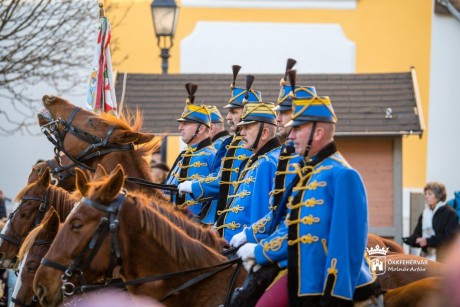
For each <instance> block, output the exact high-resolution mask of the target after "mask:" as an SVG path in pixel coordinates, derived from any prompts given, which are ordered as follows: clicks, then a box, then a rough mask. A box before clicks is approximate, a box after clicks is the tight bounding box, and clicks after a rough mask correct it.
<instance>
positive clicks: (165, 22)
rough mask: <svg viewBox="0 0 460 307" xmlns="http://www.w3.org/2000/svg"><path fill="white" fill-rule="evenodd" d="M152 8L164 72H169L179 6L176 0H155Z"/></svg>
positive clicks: (151, 5)
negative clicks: (169, 59)
mask: <svg viewBox="0 0 460 307" xmlns="http://www.w3.org/2000/svg"><path fill="white" fill-rule="evenodd" d="M150 8H151V10H152V18H153V27H154V29H155V35H156V36H157V40H158V47H160V49H161V54H160V57H161V58H162V64H161V68H162V72H163V74H167V73H168V58H169V57H170V55H169V49H170V48H171V47H172V46H173V39H174V33H175V32H176V23H177V14H178V12H179V7H178V6H177V4H176V2H175V1H174V0H153V2H152V4H150Z"/></svg>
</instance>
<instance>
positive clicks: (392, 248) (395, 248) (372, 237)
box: [367, 233, 404, 254]
mask: <svg viewBox="0 0 460 307" xmlns="http://www.w3.org/2000/svg"><path fill="white" fill-rule="evenodd" d="M377 245H378V246H380V247H388V248H389V249H388V251H389V252H394V253H403V254H404V248H403V247H402V246H401V245H399V244H398V243H396V242H395V241H393V240H390V239H386V238H382V237H380V236H378V235H376V234H373V233H370V234H368V236H367V248H369V249H370V248H375V247H376V246H377Z"/></svg>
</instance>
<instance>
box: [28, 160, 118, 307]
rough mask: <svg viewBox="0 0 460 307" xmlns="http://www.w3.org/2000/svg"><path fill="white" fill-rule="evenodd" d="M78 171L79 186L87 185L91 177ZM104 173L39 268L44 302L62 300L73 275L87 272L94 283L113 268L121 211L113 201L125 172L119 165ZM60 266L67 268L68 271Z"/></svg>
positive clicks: (38, 286)
mask: <svg viewBox="0 0 460 307" xmlns="http://www.w3.org/2000/svg"><path fill="white" fill-rule="evenodd" d="M75 171H76V184H75V185H76V187H77V189H79V190H80V189H82V187H83V189H84V188H85V187H86V186H87V183H88V182H87V181H88V180H87V177H86V175H85V173H84V172H83V171H81V170H79V169H76V170H75ZM96 177H98V176H96ZM102 177H103V178H101V177H99V178H94V179H93V182H92V183H91V184H90V188H89V190H88V196H87V198H83V199H82V200H81V201H80V203H79V204H78V205H77V206H75V208H74V209H73V210H72V212H71V214H70V215H69V216H68V217H67V219H66V220H65V222H64V224H63V225H62V227H61V229H60V231H59V233H58V235H57V236H56V238H55V240H54V242H53V244H52V245H51V247H50V249H49V251H48V253H47V254H46V255H45V258H44V259H43V261H44V262H43V263H42V265H41V266H40V268H39V269H38V271H37V274H36V277H35V281H34V289H35V293H36V294H37V297H38V298H39V300H40V302H41V303H42V304H43V305H56V304H59V303H60V301H61V299H62V291H61V289H62V283H63V282H64V286H66V287H67V288H66V289H67V291H69V292H71V288H72V286H73V285H74V284H72V283H71V282H70V279H71V278H72V277H78V276H79V275H84V279H85V281H87V282H89V283H91V282H94V281H95V280H96V279H98V278H99V277H101V276H104V274H106V273H107V272H108V271H110V268H111V265H112V262H111V256H112V254H111V238H112V236H116V235H117V234H116V233H115V234H112V233H111V232H110V230H109V227H111V224H112V222H111V221H112V218H113V215H112V213H115V214H116V213H117V212H118V211H117V210H116V208H115V207H113V206H112V203H113V202H114V201H115V200H116V199H118V198H117V197H118V195H119V192H120V190H121V188H122V187H123V184H124V172H123V170H122V169H121V167H117V168H116V169H115V170H114V171H113V172H112V174H111V175H110V176H108V177H105V178H104V176H102ZM82 193H83V192H82ZM43 264H44V265H43ZM58 268H61V269H62V270H65V273H64V275H63V272H62V270H60V269H58ZM61 276H63V277H62V278H61ZM72 282H73V280H72Z"/></svg>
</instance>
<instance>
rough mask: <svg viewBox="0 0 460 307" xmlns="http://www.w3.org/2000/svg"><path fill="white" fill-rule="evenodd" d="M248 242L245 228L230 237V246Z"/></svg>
mask: <svg viewBox="0 0 460 307" xmlns="http://www.w3.org/2000/svg"><path fill="white" fill-rule="evenodd" d="M246 242H248V239H247V238H246V228H245V229H243V231H242V232H240V233H237V234H236V235H234V236H233V237H232V239H231V240H230V246H233V247H238V246H240V245H243V244H244V243H246Z"/></svg>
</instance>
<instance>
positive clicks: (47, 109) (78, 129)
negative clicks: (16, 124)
mask: <svg viewBox="0 0 460 307" xmlns="http://www.w3.org/2000/svg"><path fill="white" fill-rule="evenodd" d="M42 101H43V106H44V109H43V110H42V111H41V112H40V114H38V120H39V124H40V126H41V127H42V130H43V131H44V132H45V133H46V134H48V139H50V141H52V142H53V144H54V145H55V146H56V148H57V149H58V150H59V151H61V152H64V153H65V154H66V156H67V157H69V158H71V159H72V160H73V162H74V163H77V164H78V167H80V168H86V169H90V170H93V171H94V170H95V169H96V167H97V165H98V164H101V165H103V166H104V167H105V169H106V170H108V171H111V170H113V169H114V168H115V167H116V166H117V164H121V165H122V166H123V168H124V169H125V171H126V174H127V176H129V177H135V178H140V179H146V180H149V181H151V174H150V165H149V163H148V161H147V156H148V155H149V154H151V152H152V151H154V150H156V149H158V148H159V146H160V143H161V138H159V137H155V135H153V134H149V133H142V132H141V129H142V120H143V119H142V116H141V115H140V113H139V112H137V113H136V115H135V117H134V118H132V117H131V116H128V115H123V114H122V116H121V118H117V117H115V116H113V115H110V114H106V113H103V114H95V113H93V112H90V111H88V110H83V109H79V108H77V107H76V106H75V105H73V104H71V103H70V102H69V101H67V100H65V99H62V98H59V97H55V96H43V98H42ZM131 122H133V123H132V124H131ZM126 188H128V189H130V190H133V189H143V187H141V186H139V185H138V184H135V183H131V182H129V181H128V182H127V183H126ZM147 190H150V193H154V194H155V193H156V191H155V190H154V191H152V189H151V188H148V189H147ZM160 194H161V193H158V195H156V196H160Z"/></svg>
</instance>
